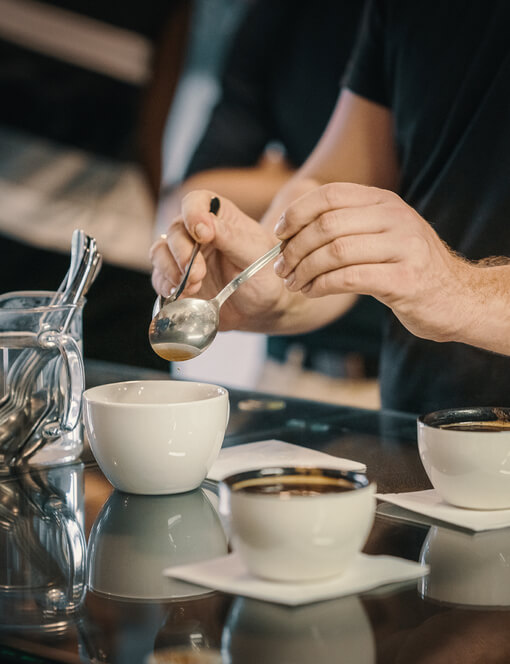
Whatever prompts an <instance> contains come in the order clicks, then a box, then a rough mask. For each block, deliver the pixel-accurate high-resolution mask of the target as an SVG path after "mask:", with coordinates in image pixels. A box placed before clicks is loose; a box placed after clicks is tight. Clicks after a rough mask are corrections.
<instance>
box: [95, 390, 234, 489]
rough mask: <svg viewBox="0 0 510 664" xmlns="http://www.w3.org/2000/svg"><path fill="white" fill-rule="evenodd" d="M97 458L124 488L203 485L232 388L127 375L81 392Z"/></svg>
mask: <svg viewBox="0 0 510 664" xmlns="http://www.w3.org/2000/svg"><path fill="white" fill-rule="evenodd" d="M83 401H84V417H85V427H86V431H87V436H88V439H89V443H90V447H91V449H92V452H93V454H94V456H95V458H96V461H97V463H98V465H99V467H100V468H101V470H102V471H103V473H104V474H105V475H106V477H107V478H108V480H109V481H110V482H111V484H113V486H114V487H116V488H117V489H120V490H121V491H125V492H127V493H137V494H147V495H149V494H151V495H156V494H171V493H183V492H186V491H191V490H193V489H196V488H197V487H198V486H200V484H201V482H202V481H203V480H204V479H205V477H206V475H207V473H208V472H209V469H210V468H211V466H212V464H213V462H214V461H215V460H216V457H217V456H218V453H219V451H220V448H221V445H222V442H223V438H224V435H225V429H226V427H227V422H228V417H229V401H228V392H227V390H226V389H224V388H223V387H219V386H217V385H211V384H208V383H195V382H186V381H178V380H146V381H143V380H142V381H127V382H122V383H111V384H108V385H100V386H98V387H93V388H91V389H89V390H86V391H85V392H84V394H83Z"/></svg>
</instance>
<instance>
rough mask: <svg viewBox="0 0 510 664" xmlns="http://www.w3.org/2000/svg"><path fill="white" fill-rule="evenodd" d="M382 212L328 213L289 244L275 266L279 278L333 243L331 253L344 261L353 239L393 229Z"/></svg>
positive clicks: (372, 208)
mask: <svg viewBox="0 0 510 664" xmlns="http://www.w3.org/2000/svg"><path fill="white" fill-rule="evenodd" d="M381 212H382V211H381V210H380V209H375V206H371V207H370V208H368V213H367V209H365V208H352V209H341V210H332V211H329V212H325V213H324V214H322V215H320V216H319V217H318V218H317V219H316V220H315V221H314V222H312V223H310V224H309V225H308V226H305V227H304V228H303V229H302V230H301V231H300V232H299V233H298V234H297V235H295V236H294V237H292V238H291V239H290V240H288V241H287V242H286V245H285V248H284V251H283V253H282V255H281V257H280V258H279V259H278V261H277V262H276V263H275V272H276V274H278V276H280V277H283V278H287V277H288V276H289V274H290V273H291V272H293V271H294V270H295V268H296V266H297V265H298V264H299V263H300V261H303V260H304V259H305V258H306V257H307V256H308V255H310V254H312V253H313V252H314V251H316V250H317V249H319V248H320V247H322V246H326V245H329V244H330V243H333V242H335V244H333V245H332V246H331V247H330V248H329V251H332V252H333V253H335V252H336V253H337V254H340V255H339V256H338V257H339V258H344V253H345V251H344V249H347V247H348V246H349V243H350V242H351V241H352V240H349V237H350V236H360V235H367V236H368V235H370V234H378V233H383V232H385V231H387V230H388V228H390V226H391V224H390V220H387V218H386V217H387V215H386V214H384V213H382V214H381ZM337 240H338V242H336V241H337ZM344 245H345V246H344ZM368 262H372V261H368ZM333 267H337V266H333V265H331V266H330V268H329V269H333Z"/></svg>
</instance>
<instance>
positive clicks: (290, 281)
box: [285, 272, 296, 288]
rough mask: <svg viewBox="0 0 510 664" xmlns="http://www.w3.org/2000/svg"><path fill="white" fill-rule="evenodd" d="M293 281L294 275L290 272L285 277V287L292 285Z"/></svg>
mask: <svg viewBox="0 0 510 664" xmlns="http://www.w3.org/2000/svg"><path fill="white" fill-rule="evenodd" d="M295 281H296V275H295V274H294V272H291V273H290V274H289V276H288V277H287V279H285V285H286V286H287V288H289V287H290V286H292V284H293V283H294V282H295Z"/></svg>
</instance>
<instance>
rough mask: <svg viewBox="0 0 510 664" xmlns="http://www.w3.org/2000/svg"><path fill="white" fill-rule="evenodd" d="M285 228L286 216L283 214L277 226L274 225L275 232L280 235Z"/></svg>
mask: <svg viewBox="0 0 510 664" xmlns="http://www.w3.org/2000/svg"><path fill="white" fill-rule="evenodd" d="M284 230H285V216H284V215H283V214H282V216H281V217H280V218H279V219H278V222H277V224H276V226H275V227H274V232H275V234H276V235H279V234H280V233H283V231H284Z"/></svg>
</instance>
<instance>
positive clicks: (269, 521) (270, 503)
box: [220, 468, 375, 582]
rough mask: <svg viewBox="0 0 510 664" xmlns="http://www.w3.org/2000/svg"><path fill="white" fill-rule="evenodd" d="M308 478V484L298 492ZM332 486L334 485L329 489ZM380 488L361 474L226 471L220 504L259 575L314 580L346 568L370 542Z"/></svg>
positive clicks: (234, 536) (238, 544)
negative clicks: (226, 475) (327, 489)
mask: <svg viewBox="0 0 510 664" xmlns="http://www.w3.org/2000/svg"><path fill="white" fill-rule="evenodd" d="M304 485H306V487H307V490H306V491H305V492H304V493H296V489H298V488H299V487H300V486H304ZM324 485H326V486H329V487H330V488H331V492H327V493H323V492H321V487H322V486H324ZM308 487H309V489H310V490H309V491H308ZM254 488H255V489H257V491H255V492H253V490H254ZM259 489H263V490H262V491H260V492H259V491H258V490H259ZM341 489H343V490H341ZM374 493H375V485H374V484H370V483H369V481H368V480H367V478H366V477H365V476H364V475H361V474H357V473H351V472H344V471H341V470H334V469H323V468H265V469H262V470H256V471H246V472H243V473H238V474H237V475H231V476H230V477H227V478H225V479H224V480H223V481H222V482H221V483H220V511H221V512H227V511H228V512H229V513H230V521H231V523H230V526H231V533H232V541H233V546H234V549H235V550H236V551H237V552H238V553H239V555H240V556H241V558H242V559H243V561H244V563H245V564H246V566H247V568H248V569H249V571H250V572H251V573H252V574H254V575H256V576H259V577H262V578H266V579H271V580H275V581H288V582H299V581H313V580H316V579H322V578H327V577H332V576H337V575H339V574H341V573H342V572H344V571H345V569H346V568H347V567H348V566H349V564H350V563H351V562H352V560H353V559H354V558H355V556H356V554H357V553H359V551H360V550H361V549H362V547H363V545H364V543H365V541H366V538H367V536H368V533H369V531H370V528H371V526H372V522H373V518H374V508H375V498H374Z"/></svg>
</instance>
